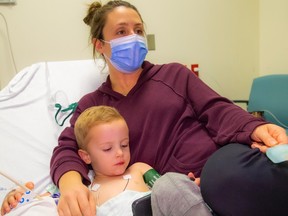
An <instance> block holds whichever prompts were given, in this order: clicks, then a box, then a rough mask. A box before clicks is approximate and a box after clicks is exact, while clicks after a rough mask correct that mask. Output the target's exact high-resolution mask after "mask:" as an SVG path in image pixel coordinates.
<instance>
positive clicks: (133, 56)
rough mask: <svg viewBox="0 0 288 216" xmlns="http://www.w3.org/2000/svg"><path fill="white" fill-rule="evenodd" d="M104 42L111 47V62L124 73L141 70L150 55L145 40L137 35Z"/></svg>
mask: <svg viewBox="0 0 288 216" xmlns="http://www.w3.org/2000/svg"><path fill="white" fill-rule="evenodd" d="M104 42H106V43H109V44H110V45H111V57H110V59H109V58H108V59H109V61H110V62H111V64H112V65H113V66H114V67H115V68H116V69H117V70H119V71H121V72H123V73H131V72H134V71H136V70H137V69H138V68H140V67H141V65H142V63H143V61H144V59H145V57H146V54H147V53H148V49H147V45H146V41H145V38H144V37H142V36H140V35H137V34H133V35H128V36H124V37H120V38H116V39H113V40H111V41H109V42H108V41H104ZM106 58H107V56H106Z"/></svg>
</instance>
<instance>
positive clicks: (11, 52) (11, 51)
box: [0, 12, 18, 74]
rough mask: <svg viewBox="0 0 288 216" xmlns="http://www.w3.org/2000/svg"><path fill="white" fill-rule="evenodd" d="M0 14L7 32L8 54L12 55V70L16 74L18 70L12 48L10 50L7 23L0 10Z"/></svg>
mask: <svg viewBox="0 0 288 216" xmlns="http://www.w3.org/2000/svg"><path fill="white" fill-rule="evenodd" d="M0 16H1V17H2V18H3V20H4V23H5V27H6V32H7V38H8V44H9V49H10V54H11V57H12V61H13V66H14V70H15V74H16V73H17V72H18V70H17V67H16V63H15V58H14V54H13V50H12V46H11V40H10V34H9V28H8V24H7V21H6V18H5V16H4V15H3V14H2V13H1V12H0Z"/></svg>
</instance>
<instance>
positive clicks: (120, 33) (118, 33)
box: [117, 30, 125, 35]
mask: <svg viewBox="0 0 288 216" xmlns="http://www.w3.org/2000/svg"><path fill="white" fill-rule="evenodd" d="M124 34H125V31H124V30H120V31H118V32H117V35H124Z"/></svg>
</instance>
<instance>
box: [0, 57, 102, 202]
mask: <svg viewBox="0 0 288 216" xmlns="http://www.w3.org/2000/svg"><path fill="white" fill-rule="evenodd" d="M104 66H105V64H104V62H103V61H102V60H97V61H94V60H92V59H89V60H80V61H63V62H41V63H37V64H33V65H31V66H30V67H27V68H25V69H23V70H22V71H20V72H19V73H18V74H17V75H16V76H15V77H14V78H13V79H12V80H11V82H10V83H9V84H8V85H7V86H6V87H5V88H4V89H3V90H1V91H0V171H1V172H4V173H6V174H8V175H10V176H11V177H13V178H14V179H17V180H18V181H20V182H22V183H24V182H26V181H31V180H32V181H34V182H35V183H36V189H35V192H36V193H42V192H43V191H44V190H45V188H46V186H47V185H48V184H49V183H51V179H50V176H49V163H50V158H51V154H52V151H53V148H54V147H55V146H56V145H57V137H58V135H59V133H60V132H61V131H62V130H63V129H64V126H65V125H67V124H69V122H68V121H66V123H65V125H64V126H63V127H60V126H59V125H57V124H56V121H55V119H54V115H55V113H56V111H57V109H56V108H55V107H54V105H55V103H60V104H61V105H62V106H64V107H67V106H68V105H69V104H71V103H73V102H77V101H78V100H79V99H80V98H81V97H82V96H83V95H84V94H86V93H88V92H91V91H94V90H95V89H97V88H98V87H99V86H100V84H101V83H102V82H103V81H104V80H106V77H107V68H106V67H105V68H104ZM103 68H104V69H103ZM13 186H15V184H14V183H12V182H11V181H9V180H7V179H6V178H4V177H2V176H0V202H1V203H2V200H3V198H4V196H5V195H6V193H7V192H8V191H9V190H10V189H11V188H12V187H13Z"/></svg>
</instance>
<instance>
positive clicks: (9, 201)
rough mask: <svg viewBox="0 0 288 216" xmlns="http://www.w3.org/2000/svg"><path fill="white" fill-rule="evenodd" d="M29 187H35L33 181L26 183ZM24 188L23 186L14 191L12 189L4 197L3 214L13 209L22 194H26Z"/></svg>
mask: <svg viewBox="0 0 288 216" xmlns="http://www.w3.org/2000/svg"><path fill="white" fill-rule="evenodd" d="M25 186H26V187H27V188H29V189H30V190H32V189H33V188H34V183H33V182H27V183H26V184H25ZM24 192H25V191H24V190H23V189H22V188H20V187H19V188H17V189H14V190H12V191H10V192H9V193H8V194H7V195H6V197H5V198H4V201H3V203H2V206H1V215H4V214H7V213H9V212H10V211H11V209H13V208H15V207H16V206H17V205H18V203H19V202H20V200H21V197H22V195H23V194H24Z"/></svg>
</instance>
